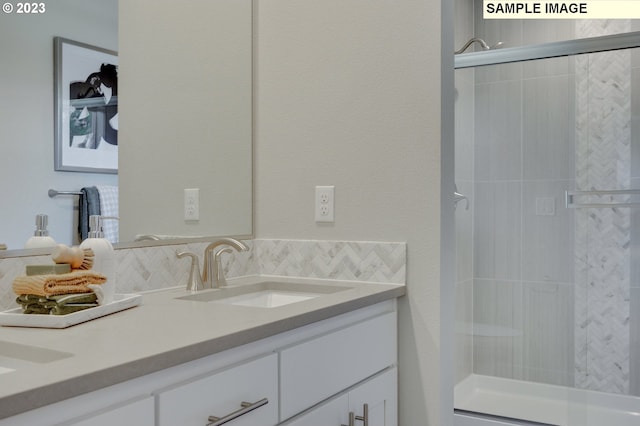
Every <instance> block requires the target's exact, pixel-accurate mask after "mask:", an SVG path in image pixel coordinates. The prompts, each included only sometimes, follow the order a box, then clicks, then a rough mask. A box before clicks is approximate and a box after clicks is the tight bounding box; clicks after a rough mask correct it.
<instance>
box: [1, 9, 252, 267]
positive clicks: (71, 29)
mask: <svg viewBox="0 0 640 426" xmlns="http://www.w3.org/2000/svg"><path fill="white" fill-rule="evenodd" d="M143 3H145V2H142V1H140V0H127V1H126V2H123V4H120V5H119V6H118V3H117V0H56V1H48V2H46V7H47V13H46V14H43V15H41V16H36V15H33V16H28V17H27V16H17V15H7V14H3V15H0V53H1V54H2V55H3V67H2V68H0V77H1V79H0V81H1V82H0V85H2V86H1V87H0V90H1V91H2V93H3V96H2V98H1V99H0V105H1V108H0V112H1V113H2V116H1V118H0V119H1V120H3V124H2V126H0V138H1V140H2V149H3V153H2V155H0V195H1V196H2V197H3V203H2V205H3V210H2V215H1V216H0V218H1V219H0V245H1V244H6V245H7V246H8V248H9V249H10V251H9V252H8V253H7V252H0V257H9V256H11V255H12V253H11V249H21V248H22V247H23V245H24V243H25V241H26V240H27V239H28V238H29V237H31V236H32V235H33V232H34V230H35V215H36V214H38V213H44V214H48V215H49V231H50V233H51V235H52V236H53V237H54V238H55V239H56V240H57V241H58V242H62V243H65V244H78V243H79V240H78V237H77V228H78V223H77V221H78V219H77V216H78V205H77V204H78V197H77V196H75V195H65V196H58V197H54V198H50V197H49V196H48V194H47V192H48V190H49V189H54V190H58V191H70V192H75V191H79V190H80V189H81V188H83V187H88V186H98V185H118V186H119V189H120V213H119V214H120V218H121V221H120V241H121V242H122V243H121V244H120V246H127V245H128V242H130V241H132V240H134V239H135V238H136V237H137V236H140V235H151V237H147V238H148V239H147V240H145V241H146V242H147V243H149V244H157V241H155V238H156V237H157V236H160V237H161V238H162V237H165V236H179V237H204V236H222V235H236V236H249V235H251V233H252V204H251V202H252V187H251V183H252V182H251V180H252V177H251V168H252V164H251V151H252V148H251V138H252V115H251V112H252V87H251V86H252V64H251V58H252V11H251V0H222V1H216V2H210V1H201V0H198V1H196V2H195V4H196V5H197V7H190V8H178V9H185V10H179V11H176V8H175V7H172V6H171V5H169V4H167V5H157V6H156V5H155V4H154V7H153V8H151V9H149V8H148V7H146V6H148V4H146V3H145V4H143ZM118 7H119V9H120V10H119V16H120V21H118ZM187 9H188V10H187ZM142 21H144V22H145V25H143V26H141V25H140V22H142ZM186 22H188V23H189V24H188V26H189V30H188V31H185V25H186V24H184V23H186ZM55 36H60V37H64V38H67V39H71V40H75V41H79V42H82V43H86V44H90V45H94V46H98V47H102V48H105V49H109V50H114V51H117V52H118V55H119V70H118V74H119V95H120V96H119V100H118V103H119V136H118V145H119V151H120V152H119V160H118V161H119V172H118V174H117V175H115V174H102V173H82V172H60V171H58V172H55V171H54V167H53V162H54V161H53V156H54V154H53V151H54V143H53V132H54V130H53V129H54V126H53V102H54V99H53V79H52V69H53V38H54V37H55ZM125 41H126V42H125ZM123 147H126V148H123ZM189 188H198V189H199V203H200V211H199V219H198V220H185V205H184V190H185V189H189ZM141 244H144V243H138V244H136V245H141ZM16 254H23V253H21V252H16Z"/></svg>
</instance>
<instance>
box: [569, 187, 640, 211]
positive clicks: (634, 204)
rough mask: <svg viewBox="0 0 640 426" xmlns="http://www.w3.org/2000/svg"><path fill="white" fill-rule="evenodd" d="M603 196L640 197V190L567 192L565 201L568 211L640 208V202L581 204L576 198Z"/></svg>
mask: <svg viewBox="0 0 640 426" xmlns="http://www.w3.org/2000/svg"><path fill="white" fill-rule="evenodd" d="M602 195H612V196H621V195H640V189H609V190H603V191H597V190H594V191H565V195H564V200H565V205H566V207H567V208H568V209H578V208H612V207H640V202H615V201H612V202H609V203H579V202H575V200H574V197H588V196H602Z"/></svg>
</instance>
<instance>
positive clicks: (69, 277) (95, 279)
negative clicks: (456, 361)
mask: <svg viewBox="0 0 640 426" xmlns="http://www.w3.org/2000/svg"><path fill="white" fill-rule="evenodd" d="M105 282H107V277H105V276H104V275H102V274H98V273H97V272H95V271H91V270H89V271H82V270H77V271H74V272H70V273H68V274H61V275H31V276H26V275H22V276H19V277H17V278H16V279H15V280H14V281H13V292H14V293H15V294H17V295H22V294H35V295H37V296H44V297H48V296H55V295H59V294H73V293H90V292H91V289H90V288H89V287H88V286H89V285H93V284H104V283H105Z"/></svg>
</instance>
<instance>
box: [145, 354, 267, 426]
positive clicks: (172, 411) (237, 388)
mask: <svg viewBox="0 0 640 426" xmlns="http://www.w3.org/2000/svg"><path fill="white" fill-rule="evenodd" d="M265 400H266V403H264V402H265ZM157 403H158V425H159V426H176V425H180V426H191V425H193V426H202V425H206V424H207V423H209V422H211V421H212V420H211V419H209V416H214V417H218V418H223V417H226V416H230V417H233V416H234V415H238V417H236V418H235V419H234V420H231V421H230V422H229V425H233V426H270V425H275V424H277V423H278V356H277V354H271V355H269V356H265V357H263V358H259V359H257V360H254V361H250V362H246V363H244V364H241V365H238V366H236V367H231V368H228V369H225V370H223V371H220V372H218V373H215V374H212V375H209V376H207V377H203V378H199V379H197V380H194V381H191V382H189V383H185V384H182V385H179V386H176V387H173V388H170V389H167V390H163V391H160V392H159V393H158V399H157ZM242 403H248V404H245V405H250V406H249V407H244V408H247V410H244V411H245V414H242V415H239V414H240V413H242V412H243V410H242V408H243V407H242V406H241V404H242ZM254 407H256V408H255V409H252V410H251V411H248V410H249V409H251V408H254ZM247 411H248V412H247ZM234 413H235V414H234Z"/></svg>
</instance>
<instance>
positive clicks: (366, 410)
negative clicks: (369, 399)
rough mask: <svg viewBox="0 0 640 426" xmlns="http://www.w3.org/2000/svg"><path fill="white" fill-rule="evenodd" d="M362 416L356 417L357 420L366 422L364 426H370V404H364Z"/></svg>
mask: <svg viewBox="0 0 640 426" xmlns="http://www.w3.org/2000/svg"><path fill="white" fill-rule="evenodd" d="M362 411H363V412H362V415H361V416H356V420H362V422H364V426H369V404H364V405H363V406H362Z"/></svg>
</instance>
